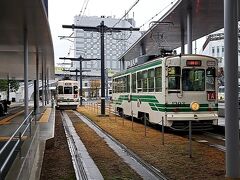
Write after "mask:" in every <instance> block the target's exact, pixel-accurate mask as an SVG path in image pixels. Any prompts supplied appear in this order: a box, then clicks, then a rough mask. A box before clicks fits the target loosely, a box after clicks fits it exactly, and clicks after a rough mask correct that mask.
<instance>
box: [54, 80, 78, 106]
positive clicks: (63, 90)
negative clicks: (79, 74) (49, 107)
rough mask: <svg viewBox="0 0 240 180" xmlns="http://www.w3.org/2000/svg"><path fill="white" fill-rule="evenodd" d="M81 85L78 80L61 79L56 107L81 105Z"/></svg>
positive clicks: (58, 85) (58, 84) (58, 83)
mask: <svg viewBox="0 0 240 180" xmlns="http://www.w3.org/2000/svg"><path fill="white" fill-rule="evenodd" d="M78 89H79V85H78V82H77V81H73V80H70V79H68V80H60V81H58V82H57V88H56V90H57V93H56V107H57V108H58V109H77V108H78V105H79V92H78Z"/></svg>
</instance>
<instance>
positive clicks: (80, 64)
mask: <svg viewBox="0 0 240 180" xmlns="http://www.w3.org/2000/svg"><path fill="white" fill-rule="evenodd" d="M59 59H63V60H66V59H69V60H71V61H79V71H78V72H80V78H79V84H80V91H79V95H80V106H82V72H89V71H91V70H82V62H83V61H92V60H100V59H89V58H83V57H82V56H80V57H79V58H66V57H63V58H59ZM76 70H77V69H76ZM74 72H75V71H74ZM76 81H77V72H76Z"/></svg>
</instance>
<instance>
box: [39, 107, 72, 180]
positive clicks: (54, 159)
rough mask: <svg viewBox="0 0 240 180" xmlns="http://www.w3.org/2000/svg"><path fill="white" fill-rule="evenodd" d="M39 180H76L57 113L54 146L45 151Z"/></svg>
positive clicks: (57, 112) (57, 113)
mask: <svg viewBox="0 0 240 180" xmlns="http://www.w3.org/2000/svg"><path fill="white" fill-rule="evenodd" d="M40 179H41V180H49V179H51V180H53V179H54V180H60V179H62V180H63V179H65V180H74V179H76V177H75V172H74V169H73V165H72V158H71V154H70V152H69V149H68V144H67V138H66V135H65V132H64V128H63V124H62V120H61V117H60V113H59V111H56V119H55V137H54V146H53V147H49V148H46V149H45V152H44V158H43V164H42V171H41V177H40Z"/></svg>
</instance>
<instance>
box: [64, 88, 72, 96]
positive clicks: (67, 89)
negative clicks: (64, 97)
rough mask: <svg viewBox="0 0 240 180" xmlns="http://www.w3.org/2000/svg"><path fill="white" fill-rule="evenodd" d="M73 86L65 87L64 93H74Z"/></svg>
mask: <svg viewBox="0 0 240 180" xmlns="http://www.w3.org/2000/svg"><path fill="white" fill-rule="evenodd" d="M72 93H73V92H72V87H64V94H72Z"/></svg>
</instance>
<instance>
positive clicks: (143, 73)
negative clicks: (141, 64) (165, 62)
mask: <svg viewBox="0 0 240 180" xmlns="http://www.w3.org/2000/svg"><path fill="white" fill-rule="evenodd" d="M142 77H143V79H142V82H143V88H142V89H143V92H147V80H148V71H147V70H146V71H143V72H142Z"/></svg>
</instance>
